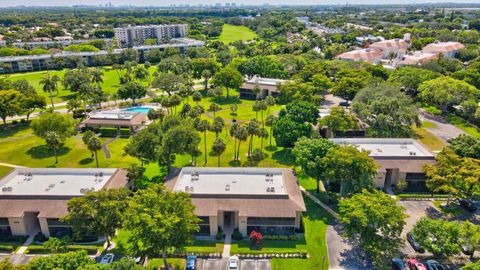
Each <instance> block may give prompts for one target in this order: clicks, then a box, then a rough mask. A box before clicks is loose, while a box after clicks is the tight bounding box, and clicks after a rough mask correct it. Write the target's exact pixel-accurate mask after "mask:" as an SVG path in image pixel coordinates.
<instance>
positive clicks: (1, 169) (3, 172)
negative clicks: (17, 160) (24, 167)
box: [0, 166, 13, 178]
mask: <svg viewBox="0 0 480 270" xmlns="http://www.w3.org/2000/svg"><path fill="white" fill-rule="evenodd" d="M12 170H13V168H12V167H6V166H0V178H2V177H4V176H5V175H7V174H8V173H10V172H11V171H12Z"/></svg>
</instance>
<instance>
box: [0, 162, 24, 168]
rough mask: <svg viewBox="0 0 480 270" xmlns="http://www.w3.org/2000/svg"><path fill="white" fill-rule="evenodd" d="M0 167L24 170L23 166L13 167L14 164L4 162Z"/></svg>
mask: <svg viewBox="0 0 480 270" xmlns="http://www.w3.org/2000/svg"><path fill="white" fill-rule="evenodd" d="M0 166H4V167H10V168H25V166H20V165H15V164H10V163H4V162H0Z"/></svg>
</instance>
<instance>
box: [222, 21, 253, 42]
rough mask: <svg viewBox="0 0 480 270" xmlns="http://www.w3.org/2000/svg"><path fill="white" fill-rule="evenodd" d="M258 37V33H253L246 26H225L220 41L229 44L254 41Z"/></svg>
mask: <svg viewBox="0 0 480 270" xmlns="http://www.w3.org/2000/svg"><path fill="white" fill-rule="evenodd" d="M256 37H257V33H255V32H253V31H252V30H250V29H249V28H248V27H246V26H237V25H231V24H224V25H223V29H222V34H220V36H219V37H218V40H219V41H222V42H223V43H226V44H229V43H232V42H234V41H237V40H242V41H246V40H252V39H254V38H256Z"/></svg>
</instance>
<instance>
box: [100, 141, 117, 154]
mask: <svg viewBox="0 0 480 270" xmlns="http://www.w3.org/2000/svg"><path fill="white" fill-rule="evenodd" d="M117 138H118V136H116V137H114V138H111V139H110V140H108V141H106V142H105V143H103V144H102V150H103V152H104V153H105V157H106V158H110V157H111V155H110V151H109V150H108V147H107V145H108V144H109V143H111V142H114V141H115V140H116V139H117Z"/></svg>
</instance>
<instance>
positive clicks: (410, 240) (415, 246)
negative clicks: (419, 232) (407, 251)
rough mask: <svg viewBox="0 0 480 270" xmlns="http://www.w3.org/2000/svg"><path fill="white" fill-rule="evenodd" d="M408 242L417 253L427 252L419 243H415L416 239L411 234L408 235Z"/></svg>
mask: <svg viewBox="0 0 480 270" xmlns="http://www.w3.org/2000/svg"><path fill="white" fill-rule="evenodd" d="M407 241H408V243H410V245H411V246H412V248H413V249H414V250H415V251H416V252H420V253H423V252H425V250H424V249H423V248H422V247H421V246H420V245H419V244H418V243H417V241H415V238H414V237H413V235H412V234H411V233H407Z"/></svg>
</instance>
